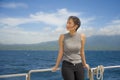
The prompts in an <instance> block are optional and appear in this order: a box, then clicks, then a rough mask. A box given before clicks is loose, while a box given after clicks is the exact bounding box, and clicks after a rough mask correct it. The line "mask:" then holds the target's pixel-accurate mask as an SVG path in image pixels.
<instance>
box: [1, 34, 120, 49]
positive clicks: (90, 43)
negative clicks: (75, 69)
mask: <svg viewBox="0 0 120 80" xmlns="http://www.w3.org/2000/svg"><path fill="white" fill-rule="evenodd" d="M0 50H58V41H57V40H56V41H48V42H42V43H38V44H13V45H5V44H0ZM85 50H120V35H116V36H92V37H88V38H87V39H86V44H85Z"/></svg>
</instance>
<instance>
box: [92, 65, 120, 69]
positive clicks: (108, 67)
mask: <svg viewBox="0 0 120 80" xmlns="http://www.w3.org/2000/svg"><path fill="white" fill-rule="evenodd" d="M111 68H120V65H117V66H106V67H105V66H104V69H111ZM91 69H95V68H91Z"/></svg>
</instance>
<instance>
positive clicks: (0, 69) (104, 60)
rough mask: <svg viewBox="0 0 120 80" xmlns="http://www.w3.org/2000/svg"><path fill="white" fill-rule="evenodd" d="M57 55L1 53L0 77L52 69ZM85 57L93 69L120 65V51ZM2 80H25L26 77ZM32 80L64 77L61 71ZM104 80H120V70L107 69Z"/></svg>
mask: <svg viewBox="0 0 120 80" xmlns="http://www.w3.org/2000/svg"><path fill="white" fill-rule="evenodd" d="M57 53H58V52H57V51H0V75H3V74H15V73H26V72H28V71H29V70H31V69H45V68H51V67H53V66H54V64H55V61H56V57H57ZM85 55H86V60H87V63H88V64H89V65H90V66H91V67H96V66H98V65H103V66H114V65H120V51H86V52H85ZM60 66H61V65H60ZM85 75H86V74H85ZM0 80H25V77H14V78H1V79H0ZM31 80H62V77H61V73H60V71H57V72H54V73H53V72H44V73H32V76H31ZM104 80H120V68H119V69H118V68H116V69H106V70H105V72H104Z"/></svg>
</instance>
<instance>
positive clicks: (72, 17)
mask: <svg viewBox="0 0 120 80" xmlns="http://www.w3.org/2000/svg"><path fill="white" fill-rule="evenodd" d="M70 19H72V20H73V22H74V24H75V25H78V27H77V28H76V31H77V30H78V28H79V27H80V25H81V21H80V19H79V18H78V17H76V16H69V18H68V20H70Z"/></svg>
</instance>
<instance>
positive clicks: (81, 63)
mask: <svg viewBox="0 0 120 80" xmlns="http://www.w3.org/2000/svg"><path fill="white" fill-rule="evenodd" d="M80 25H81V22H80V20H79V18H78V17H76V16H70V17H69V18H68V21H67V25H66V28H67V30H68V31H69V32H68V33H66V34H61V35H60V38H59V53H58V58H57V61H56V65H55V66H54V67H53V68H52V71H53V72H55V71H56V70H57V68H58V67H59V64H60V62H61V60H62V69H61V71H62V76H63V79H64V80H84V68H87V69H88V64H86V60H85V54H84V45H85V35H84V34H79V33H77V30H78V28H79V27H80Z"/></svg>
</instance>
